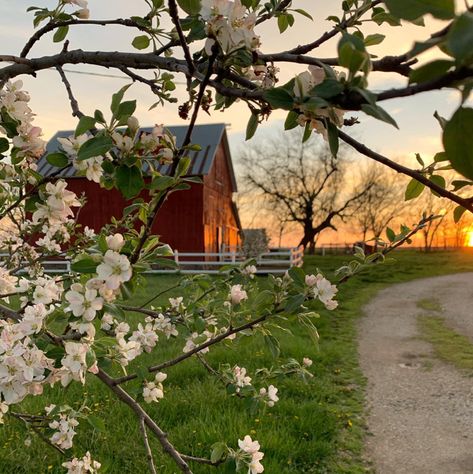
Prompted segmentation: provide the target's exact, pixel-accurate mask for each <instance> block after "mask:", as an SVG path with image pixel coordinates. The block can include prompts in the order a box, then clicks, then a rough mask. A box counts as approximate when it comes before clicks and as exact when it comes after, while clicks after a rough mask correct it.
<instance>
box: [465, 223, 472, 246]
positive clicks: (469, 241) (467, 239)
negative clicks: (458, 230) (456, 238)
mask: <svg viewBox="0 0 473 474" xmlns="http://www.w3.org/2000/svg"><path fill="white" fill-rule="evenodd" d="M465 247H473V228H471V227H470V229H469V230H468V231H467V232H466V235H465Z"/></svg>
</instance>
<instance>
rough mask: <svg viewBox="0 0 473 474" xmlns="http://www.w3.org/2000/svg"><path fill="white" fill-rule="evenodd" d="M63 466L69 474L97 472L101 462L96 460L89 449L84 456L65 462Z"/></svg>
mask: <svg viewBox="0 0 473 474" xmlns="http://www.w3.org/2000/svg"><path fill="white" fill-rule="evenodd" d="M62 466H63V467H65V468H66V469H67V474H96V473H97V472H98V471H99V469H100V467H101V464H100V463H99V462H98V461H94V460H93V459H92V458H91V456H90V453H89V451H87V453H86V454H85V456H84V457H83V458H80V459H78V458H73V459H72V460H71V461H67V462H64V463H63V464H62Z"/></svg>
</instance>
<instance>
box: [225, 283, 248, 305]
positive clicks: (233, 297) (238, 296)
mask: <svg viewBox="0 0 473 474" xmlns="http://www.w3.org/2000/svg"><path fill="white" fill-rule="evenodd" d="M228 297H229V300H230V301H231V303H232V304H240V303H241V302H242V301H244V300H246V299H248V295H247V293H246V291H245V290H243V289H242V286H241V285H233V286H232V287H231V288H230V294H229V295H228Z"/></svg>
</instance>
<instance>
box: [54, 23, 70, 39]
mask: <svg viewBox="0 0 473 474" xmlns="http://www.w3.org/2000/svg"><path fill="white" fill-rule="evenodd" d="M68 32H69V27H68V26H67V25H66V26H60V27H59V28H58V29H57V30H56V32H55V33H54V36H53V41H54V42H55V43H60V42H61V41H62V40H63V39H64V38H65V37H66V36H67V33H68Z"/></svg>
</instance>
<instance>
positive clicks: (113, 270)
mask: <svg viewBox="0 0 473 474" xmlns="http://www.w3.org/2000/svg"><path fill="white" fill-rule="evenodd" d="M97 275H98V278H100V279H101V280H104V281H105V285H106V286H107V287H108V288H110V289H111V290H116V289H118V288H119V286H120V285H121V284H122V283H124V282H126V281H128V280H130V279H131V275H132V270H131V265H130V262H129V261H128V259H127V258H126V256H125V255H120V254H119V253H117V252H115V251H113V250H107V252H106V253H105V255H104V258H103V262H102V263H101V264H100V265H99V266H98V267H97Z"/></svg>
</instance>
